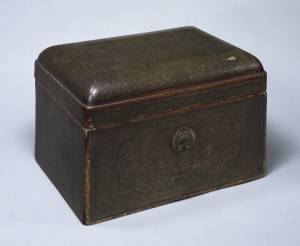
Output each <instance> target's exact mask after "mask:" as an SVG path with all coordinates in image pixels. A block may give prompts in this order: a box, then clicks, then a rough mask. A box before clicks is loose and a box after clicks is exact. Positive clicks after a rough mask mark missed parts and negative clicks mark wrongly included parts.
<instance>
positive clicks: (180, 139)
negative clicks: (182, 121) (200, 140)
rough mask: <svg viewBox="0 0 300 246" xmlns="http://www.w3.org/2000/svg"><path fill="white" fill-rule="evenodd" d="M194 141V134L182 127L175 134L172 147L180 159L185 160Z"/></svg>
mask: <svg viewBox="0 0 300 246" xmlns="http://www.w3.org/2000/svg"><path fill="white" fill-rule="evenodd" d="M194 141H195V133H194V132H193V131H192V130H191V129H189V128H187V127H183V128H181V129H179V130H178V131H177V132H176V133H175V135H174V137H173V141H172V146H173V149H174V150H175V151H176V152H177V155H178V156H179V157H180V158H186V157H187V155H188V152H189V151H190V150H191V148H192V145H193V143H194Z"/></svg>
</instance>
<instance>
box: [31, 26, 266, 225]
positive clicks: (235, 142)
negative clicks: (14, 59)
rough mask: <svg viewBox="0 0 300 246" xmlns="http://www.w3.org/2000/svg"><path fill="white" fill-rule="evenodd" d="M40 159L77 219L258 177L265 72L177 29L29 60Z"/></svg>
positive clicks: (207, 38)
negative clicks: (33, 71)
mask: <svg viewBox="0 0 300 246" xmlns="http://www.w3.org/2000/svg"><path fill="white" fill-rule="evenodd" d="M35 78H36V96H37V101H36V160H37V162H38V163H39V165H40V166H41V168H42V169H43V170H44V172H45V173H46V174H47V176H48V177H49V179H50V180H51V181H52V182H53V184H54V185H55V186H56V188H57V189H58V190H59V191H60V193H61V194H62V196H63V197H64V198H65V200H66V201H67V202H68V204H69V205H70V207H71V208H72V210H73V211H74V213H75V214H76V215H77V217H78V218H79V219H80V221H81V222H82V223H83V224H94V223H98V222H102V221H106V220H109V219H113V218H117V217H120V216H123V215H126V214H130V213H133V212H138V211H141V210H144V209H147V208H151V207H155V206H159V205H162V204H165V203H169V202H172V201H175V200H179V199H183V198H187V197H190V196H194V195H198V194H202V193H205V192H208V191H212V190H215V189H218V188H223V187H227V186H230V185H235V184H239V183H243V182H247V181H250V180H254V179H257V178H260V177H263V176H264V174H265V133H266V129H265V125H266V72H265V71H264V69H263V67H262V65H261V63H260V62H259V60H258V59H257V58H255V57H254V56H252V55H251V54H249V53H247V52H245V51H243V50H241V49H239V48H237V47H235V46H233V45H230V44H228V43H226V42H224V41H222V40H220V39H218V38H215V37H213V36H211V35H209V34H207V33H205V32H203V31H201V30H199V29H197V28H194V27H184V28H177V29H170V30H165V31H159V32H153V33H146V34H139V35H131V36H125V37H118V38H109V39H102V40H94V41H88V42H81V43H74V44H65V45H58V46H53V47H50V48H48V49H46V50H44V51H43V52H42V53H41V54H40V56H39V58H38V59H37V61H36V65H35Z"/></svg>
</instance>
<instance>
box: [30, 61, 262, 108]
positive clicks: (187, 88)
mask: <svg viewBox="0 0 300 246" xmlns="http://www.w3.org/2000/svg"><path fill="white" fill-rule="evenodd" d="M35 63H36V65H38V66H39V67H40V68H41V69H42V70H43V71H44V72H45V74H47V76H48V77H49V78H50V79H51V80H52V81H53V82H54V83H56V84H57V85H59V86H60V87H61V89H62V90H63V91H65V93H66V94H67V95H68V96H70V98H72V99H73V100H74V101H75V102H76V103H77V104H78V105H80V106H82V107H84V109H85V110H92V111H94V110H98V109H102V108H111V107H116V106H121V105H127V104H132V103H138V102H142V101H148V100H151V99H156V98H161V97H165V96H171V95H176V94H180V93H186V92H190V91H196V90H201V89H206V88H209V87H215V86H220V85H226V84H231V83H236V82H239V81H243V80H248V79H255V78H259V77H266V75H267V73H266V72H265V71H264V72H262V73H258V74H252V75H247V76H241V77H235V78H229V79H225V80H215V81H210V82H208V83H202V84H195V85H188V86H183V87H177V88H173V89H166V90H162V91H158V92H152V93H148V94H142V95H139V96H135V97H129V98H126V99H123V100H117V101H111V102H109V103H103V104H99V105H93V106H88V105H85V104H83V103H82V102H80V101H79V100H78V99H77V98H76V97H75V96H74V95H73V94H72V93H71V92H70V91H69V90H68V89H67V88H66V87H65V86H64V85H63V84H62V83H61V82H60V81H59V80H58V79H57V78H55V77H54V76H53V75H52V74H51V73H49V72H48V71H47V69H46V68H44V67H43V65H41V64H40V63H39V62H38V61H37V60H36V61H35Z"/></svg>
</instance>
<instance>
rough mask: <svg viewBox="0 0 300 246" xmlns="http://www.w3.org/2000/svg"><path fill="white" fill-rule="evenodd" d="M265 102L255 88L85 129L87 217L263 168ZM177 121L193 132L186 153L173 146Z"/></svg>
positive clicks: (196, 190)
mask: <svg viewBox="0 0 300 246" xmlns="http://www.w3.org/2000/svg"><path fill="white" fill-rule="evenodd" d="M265 102H266V93H259V94H256V95H251V96H243V97H239V98H234V99H231V100H222V101H219V102H214V103H213V104H207V105H203V106H202V107H200V108H189V109H184V110H181V111H180V110H179V111H174V112H173V113H172V114H166V115H165V117H162V116H161V115H157V116H156V117H154V116H152V117H149V118H148V119H146V118H144V119H143V120H141V121H137V122H131V123H129V122H126V123H124V124H123V125H121V126H119V127H111V128H106V129H100V130H95V131H92V133H91V134H92V142H91V144H92V149H91V197H90V200H91V204H90V205H91V207H90V223H97V222H101V221H105V220H108V219H112V218H116V217H120V216H122V215H126V214H129V213H132V212H137V211H140V210H143V209H147V208H151V207H154V206H158V205H161V204H165V203H168V202H172V201H175V200H178V199H183V198H186V197H189V196H193V195H197V194H201V193H204V192H208V191H211V190H215V189H218V188H222V187H226V186H229V185H234V184H238V183H242V182H246V181H250V180H253V179H256V178H259V177H262V176H264V174H265V113H266V112H265ZM183 127H187V128H189V129H190V130H192V132H193V133H194V136H195V140H194V142H193V143H192V147H191V150H190V151H189V152H188V155H187V157H186V158H180V156H179V155H178V153H177V152H176V151H175V150H174V148H173V141H174V135H175V134H176V132H178V130H179V129H181V128H183ZM175 139H176V138H175Z"/></svg>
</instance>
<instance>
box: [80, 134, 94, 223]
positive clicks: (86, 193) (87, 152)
mask: <svg viewBox="0 0 300 246" xmlns="http://www.w3.org/2000/svg"><path fill="white" fill-rule="evenodd" d="M84 143H85V146H84V186H83V216H82V221H81V222H82V224H84V225H88V224H89V223H90V190H91V172H90V171H91V145H92V144H91V131H84Z"/></svg>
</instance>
